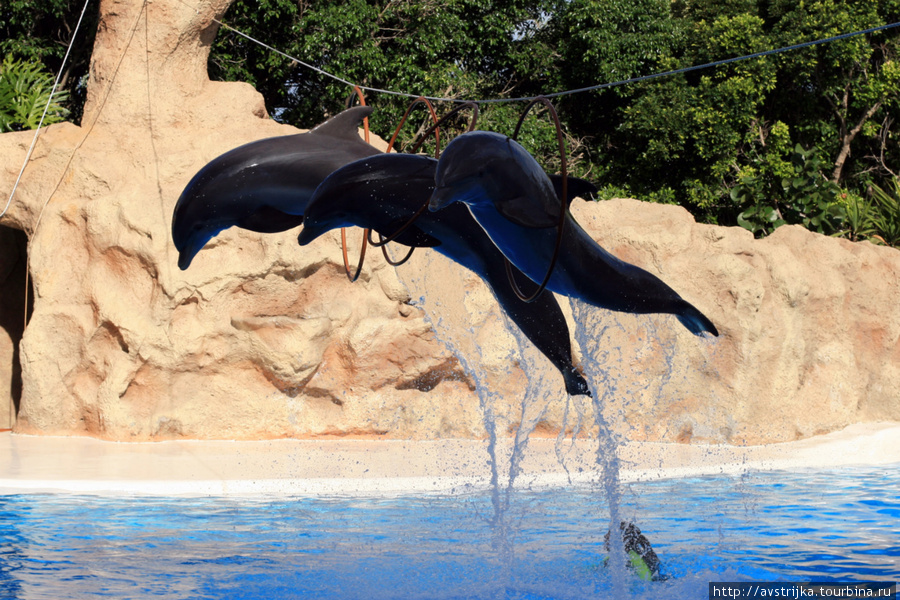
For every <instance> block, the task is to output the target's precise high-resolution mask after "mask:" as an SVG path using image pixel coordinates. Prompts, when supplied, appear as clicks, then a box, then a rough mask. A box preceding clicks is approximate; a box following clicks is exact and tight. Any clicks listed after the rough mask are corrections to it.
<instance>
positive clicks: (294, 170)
mask: <svg viewBox="0 0 900 600" xmlns="http://www.w3.org/2000/svg"><path fill="white" fill-rule="evenodd" d="M371 112H372V108H371V107H369V106H357V107H355V108H351V109H348V110H345V111H344V112H342V113H339V114H337V115H335V116H334V117H332V118H331V119H328V120H327V121H325V122H324V123H322V124H320V125H318V126H316V127H315V128H313V129H312V130H310V131H308V132H306V133H299V134H296V135H286V136H281V137H273V138H268V139H264V140H258V141H255V142H250V143H249V144H245V145H243V146H240V147H238V148H235V149H234V150H231V151H229V152H226V153H225V154H223V155H221V156H219V157H218V158H216V159H215V160H213V161H211V162H210V163H209V164H207V165H206V166H205V167H203V168H202V169H200V171H199V172H198V173H197V174H196V175H194V178H193V179H191V181H190V183H188V185H187V187H186V188H184V191H183V192H182V193H181V197H180V198H178V202H177V203H176V204H175V212H174V214H173V217H172V240H173V241H174V242H175V247H176V248H177V249H178V266H179V267H180V268H181V269H187V268H188V266H189V265H190V264H191V261H192V260H193V259H194V256H195V255H196V254H197V252H199V251H200V249H201V248H203V246H204V245H206V243H207V242H208V241H209V240H210V239H212V238H213V236H215V235H217V234H218V233H219V232H220V231H222V230H224V229H227V228H229V227H232V226H237V227H241V228H243V229H249V230H251V231H258V232H260V233H275V232H279V231H287V230H288V229H293V228H294V227H297V226H298V225H300V224H301V223H302V222H303V211H304V209H305V208H306V203H307V202H308V201H309V199H310V197H312V194H313V192H314V191H315V190H316V187H317V186H318V185H319V184H320V183H321V182H322V180H323V179H325V178H326V177H327V176H328V175H329V174H330V173H331V172H332V171H334V170H335V169H337V168H338V167H341V166H343V165H345V164H347V163H350V162H353V161H354V160H357V159H360V158H364V157H366V156H372V155H373V154H378V153H379V151H378V150H376V149H375V148H373V147H372V146H370V145H369V144H367V143H365V142H364V141H363V140H361V139H360V137H359V130H358V128H359V126H360V124H361V123H362V120H363V118H365V117H367V116H368V115H369V114H371Z"/></svg>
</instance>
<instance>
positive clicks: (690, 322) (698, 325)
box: [675, 302, 719, 337]
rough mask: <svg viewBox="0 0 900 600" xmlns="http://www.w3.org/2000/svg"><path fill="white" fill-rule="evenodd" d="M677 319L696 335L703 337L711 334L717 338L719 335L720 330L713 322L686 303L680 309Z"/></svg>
mask: <svg viewBox="0 0 900 600" xmlns="http://www.w3.org/2000/svg"><path fill="white" fill-rule="evenodd" d="M675 317H676V318H677V319H678V320H679V321H681V324H682V325H684V326H685V327H687V329H688V331H690V332H691V333H693V334H694V335H698V336H701V337H702V336H703V334H704V333H710V334H712V335H714V336H716V337H718V335H719V330H718V329H716V326H715V325H713V322H712V321H710V320H709V319H708V318H706V315H704V314H703V313H702V312H700V311H699V310H697V309H696V308H694V307H693V306H691V305H690V304H688V303H687V302H685V303H684V306H682V307H680V310H679V311H678V312H677V313H676V314H675Z"/></svg>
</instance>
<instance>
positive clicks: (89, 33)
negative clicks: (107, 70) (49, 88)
mask: <svg viewBox="0 0 900 600" xmlns="http://www.w3.org/2000/svg"><path fill="white" fill-rule="evenodd" d="M99 5H100V3H99V2H91V3H90V4H89V5H88V10H87V13H86V14H85V19H84V21H83V22H82V25H81V29H80V31H79V33H78V39H76V40H75V43H74V45H73V47H72V53H71V54H70V56H69V60H68V61H67V63H66V69H65V71H64V72H63V75H62V78H61V80H60V89H61V90H64V91H66V92H67V96H66V97H65V99H63V100H60V101H61V102H62V103H63V104H64V106H65V108H66V109H68V111H69V115H68V118H69V119H70V120H72V121H74V122H76V123H77V122H79V121H80V119H81V113H82V109H83V107H84V102H85V99H86V93H87V91H86V89H85V86H84V82H85V81H86V78H87V73H88V69H89V67H90V58H91V51H92V49H93V46H94V34H95V32H96V30H97V20H98V13H99ZM82 7H83V3H82V2H70V1H69V0H3V1H2V2H0V56H6V55H10V54H12V55H14V56H16V57H18V58H19V59H21V60H22V61H24V62H30V63H34V64H40V65H43V67H44V69H45V70H46V71H47V72H50V73H59V71H60V67H61V66H62V59H63V56H64V55H65V53H66V48H67V47H68V45H69V41H70V40H71V38H72V34H73V32H74V30H75V25H76V23H77V22H78V17H79V15H80V14H81V9H82Z"/></svg>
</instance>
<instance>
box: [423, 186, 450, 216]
mask: <svg viewBox="0 0 900 600" xmlns="http://www.w3.org/2000/svg"><path fill="white" fill-rule="evenodd" d="M455 201H456V198H455V196H454V193H453V188H451V187H439V188H436V189H435V190H434V193H432V194H431V200H429V201H428V210H430V211H431V212H435V211H438V210H441V209H442V208H444V207H446V206H449V205H450V204H452V203H453V202H455Z"/></svg>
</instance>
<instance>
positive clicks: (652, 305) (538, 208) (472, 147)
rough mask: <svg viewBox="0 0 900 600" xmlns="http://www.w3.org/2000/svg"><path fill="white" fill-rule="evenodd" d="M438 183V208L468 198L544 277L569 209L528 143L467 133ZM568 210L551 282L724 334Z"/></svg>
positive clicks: (495, 233)
mask: <svg viewBox="0 0 900 600" xmlns="http://www.w3.org/2000/svg"><path fill="white" fill-rule="evenodd" d="M435 184H436V189H435V191H434V194H433V195H432V197H431V202H430V205H429V208H430V209H431V210H432V211H439V210H441V209H445V207H448V206H450V205H452V204H453V203H454V202H461V203H463V204H466V205H467V206H468V208H469V211H470V212H471V214H472V216H473V217H474V218H475V220H476V221H477V222H478V224H479V225H481V227H482V228H483V229H484V231H485V232H486V233H487V234H488V236H490V238H491V240H492V241H493V242H494V244H495V245H496V246H497V248H499V249H500V251H501V252H502V253H503V254H504V255H505V256H506V258H507V259H509V261H510V262H511V263H512V264H513V265H515V266H516V267H517V268H518V269H519V270H520V271H522V272H523V273H524V274H525V275H526V276H527V277H528V278H529V279H531V280H532V281H534V282H536V283H540V282H541V281H543V280H544V277H545V276H546V274H547V271H548V269H549V268H550V266H551V264H552V262H553V257H554V253H555V249H556V240H557V236H558V232H559V229H558V227H557V224H558V222H559V219H560V210H567V209H566V208H565V207H564V206H563V205H561V203H560V201H559V199H558V198H557V196H556V194H555V193H554V189H553V185H552V183H551V181H550V179H549V178H548V177H547V174H546V173H544V170H543V169H542V168H541V167H540V165H539V164H538V163H537V161H536V160H535V159H534V158H533V157H532V156H531V155H530V154H529V153H528V152H527V151H526V150H525V149H524V148H522V146H520V145H519V144H518V143H517V142H516V141H515V140H512V139H511V138H508V137H506V136H504V135H500V134H497V133H491V132H486V131H475V132H471V133H464V134H462V135H460V136H459V137H457V138H456V139H454V140H453V141H452V142H450V144H448V145H447V148H446V149H445V150H444V153H443V154H442V155H441V159H440V161H439V162H438V169H437V174H436V176H435ZM564 218H565V223H564V226H563V230H562V240H561V246H560V248H559V254H558V258H557V261H556V264H555V267H554V268H553V271H552V273H551V275H550V279H549V281H548V283H547V289H548V290H551V291H553V292H556V293H558V294H564V295H566V296H571V297H575V298H579V299H581V300H583V301H584V302H586V303H588V304H592V305H594V306H598V307H600V308H606V309H609V310H614V311H620V312H630V313H640V314H643V313H669V314H673V315H675V316H676V317H677V318H678V320H679V321H681V323H682V324H683V325H684V326H685V327H686V328H687V329H688V330H689V331H690V332H691V333H693V334H695V335H703V334H704V333H711V334H712V335H718V334H719V332H718V330H717V329H716V326H715V325H713V323H712V321H710V320H709V319H708V318H707V317H706V316H705V315H704V314H703V313H701V312H700V311H699V310H697V309H696V308H695V307H694V306H692V305H691V304H689V303H688V302H687V301H685V300H684V299H683V298H682V297H681V296H679V295H678V294H677V293H676V292H675V291H674V290H673V289H672V288H670V287H669V286H668V285H666V284H665V283H663V281H662V280H660V279H659V278H658V277H656V276H655V275H653V274H652V273H649V272H647V271H645V270H644V269H641V268H640V267H637V266H635V265H632V264H629V263H627V262H625V261H623V260H620V259H618V258H616V257H615V256H613V255H612V254H610V253H609V252H607V251H606V250H604V249H603V248H602V247H601V246H600V245H599V244H597V242H595V241H594V240H593V239H592V238H591V237H590V236H589V235H588V234H587V233H585V231H584V230H583V229H582V228H581V227H580V226H579V225H578V223H577V222H576V221H575V220H574V219H573V218H572V216H571V215H570V214H568V211H567V214H566V215H565V217H564Z"/></svg>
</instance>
